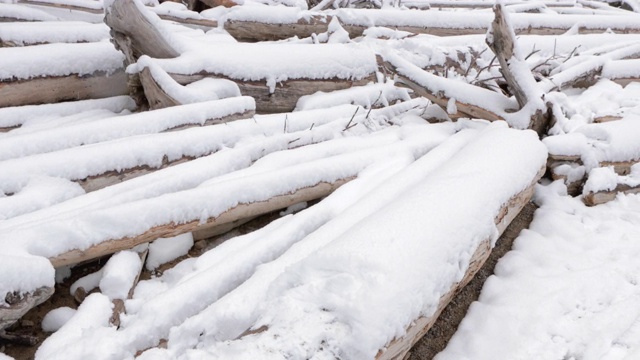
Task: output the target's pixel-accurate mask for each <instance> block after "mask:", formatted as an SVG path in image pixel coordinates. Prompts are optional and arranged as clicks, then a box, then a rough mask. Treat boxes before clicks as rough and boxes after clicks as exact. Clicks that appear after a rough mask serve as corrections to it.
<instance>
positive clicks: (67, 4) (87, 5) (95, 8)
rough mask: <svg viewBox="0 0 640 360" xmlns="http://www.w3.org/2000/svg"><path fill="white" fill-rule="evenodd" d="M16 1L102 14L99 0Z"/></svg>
mask: <svg viewBox="0 0 640 360" xmlns="http://www.w3.org/2000/svg"><path fill="white" fill-rule="evenodd" d="M17 2H18V3H19V4H25V5H32V6H42V7H51V8H55V9H63V10H76V11H83V12H88V13H92V14H102V13H103V12H104V11H103V10H102V2H101V1H73V0H71V1H65V0H56V1H46V0H45V1H38V0H18V1H17Z"/></svg>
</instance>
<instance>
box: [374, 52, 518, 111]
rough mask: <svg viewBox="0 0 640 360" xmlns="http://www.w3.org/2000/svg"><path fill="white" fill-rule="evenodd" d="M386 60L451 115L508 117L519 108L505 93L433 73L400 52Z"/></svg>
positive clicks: (409, 83)
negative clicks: (507, 115)
mask: <svg viewBox="0 0 640 360" xmlns="http://www.w3.org/2000/svg"><path fill="white" fill-rule="evenodd" d="M384 60H385V61H386V63H385V67H386V68H387V69H388V70H389V71H390V72H391V73H395V74H397V75H398V77H399V79H400V82H401V83H404V84H406V85H407V86H409V87H410V88H411V89H412V90H413V91H415V92H416V94H418V95H420V96H423V97H425V98H427V99H429V100H431V101H432V102H434V103H436V104H438V105H440V107H442V108H443V109H444V110H445V111H447V113H448V115H449V116H450V117H451V118H454V119H456V118H460V117H471V118H477V119H485V120H490V121H494V120H504V119H505V114H506V113H507V111H516V110H517V104H514V103H513V102H511V101H510V100H509V99H508V98H507V97H505V96H503V95H501V94H498V93H496V92H493V91H490V90H487V89H484V88H481V87H478V86H474V85H471V84H467V83H464V82H462V81H457V80H452V79H447V78H445V77H440V76H436V75H433V74H430V73H428V72H426V71H423V70H422V69H420V68H419V67H418V66H416V65H414V64H412V63H410V62H409V61H407V60H405V59H403V58H402V57H401V56H399V55H397V54H393V53H388V54H385V55H384Z"/></svg>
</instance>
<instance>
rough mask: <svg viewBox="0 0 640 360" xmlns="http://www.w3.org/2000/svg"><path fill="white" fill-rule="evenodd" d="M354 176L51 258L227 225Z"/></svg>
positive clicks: (76, 257) (58, 261)
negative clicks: (204, 218) (205, 218)
mask: <svg viewBox="0 0 640 360" xmlns="http://www.w3.org/2000/svg"><path fill="white" fill-rule="evenodd" d="M352 179H353V178H352V177H348V178H344V179H340V180H337V181H335V182H333V183H326V182H320V183H318V184H316V185H314V186H310V187H306V188H302V189H297V190H293V191H292V192H290V193H288V194H283V195H278V196H274V197H272V198H271V199H269V200H265V201H259V202H255V203H248V204H247V203H240V204H238V205H237V206H235V207H233V208H230V209H228V210H227V211H225V212H223V213H222V214H220V215H218V216H215V217H210V218H208V219H207V220H206V221H204V222H201V221H200V220H194V221H190V222H188V223H185V224H175V223H169V224H165V225H161V226H156V227H154V228H151V229H150V230H148V231H147V232H145V233H143V234H140V235H138V236H135V237H127V238H121V239H113V240H109V241H105V242H101V243H99V244H97V245H94V246H92V247H90V248H88V249H86V250H77V249H75V250H71V251H68V252H66V253H63V254H60V255H57V256H55V257H52V258H49V260H50V261H51V263H52V264H53V266H54V267H56V268H58V267H61V266H66V265H72V264H77V263H80V262H82V261H86V260H90V259H95V258H98V257H101V256H104V255H108V254H112V253H115V252H117V251H120V250H126V249H131V248H133V247H135V246H137V245H140V244H143V243H147V242H150V241H153V240H156V239H158V238H161V237H173V236H177V235H180V234H184V233H186V232H193V231H198V230H200V229H202V228H205V227H211V226H215V225H223V224H227V223H231V222H234V221H236V220H239V219H244V218H249V217H253V216H256V215H262V214H266V213H268V212H271V211H274V210H277V209H282V208H286V207H288V206H291V205H293V204H297V203H299V202H303V201H311V200H314V199H318V198H321V197H324V196H327V195H329V194H330V193H331V192H333V191H334V190H335V189H337V188H339V187H340V186H342V185H343V184H345V183H346V182H348V181H350V180H352Z"/></svg>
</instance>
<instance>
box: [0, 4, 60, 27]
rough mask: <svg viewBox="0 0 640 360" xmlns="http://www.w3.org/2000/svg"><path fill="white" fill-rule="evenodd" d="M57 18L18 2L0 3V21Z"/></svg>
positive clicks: (56, 19)
mask: <svg viewBox="0 0 640 360" xmlns="http://www.w3.org/2000/svg"><path fill="white" fill-rule="evenodd" d="M58 20H60V19H59V18H57V17H55V16H53V15H51V14H48V13H46V12H44V11H40V10H38V9H32V8H28V7H26V6H21V5H18V4H11V3H5V2H1V3H0V22H15V21H29V22H31V21H58Z"/></svg>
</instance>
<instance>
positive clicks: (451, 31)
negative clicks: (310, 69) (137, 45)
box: [224, 3, 640, 42]
mask: <svg viewBox="0 0 640 360" xmlns="http://www.w3.org/2000/svg"><path fill="white" fill-rule="evenodd" d="M491 4H492V3H491ZM368 11H377V10H376V9H372V10H366V9H358V14H359V15H362V16H363V17H366V14H367V12H368ZM437 12H438V11H437V10H424V11H422V13H424V14H425V15H433V14H435V13H437ZM372 14H373V13H372ZM440 14H443V13H440ZM484 14H485V13H475V14H474V13H473V12H469V13H468V14H466V16H469V18H470V19H471V18H473V17H477V16H485V15H484ZM230 15H231V17H230V18H229V19H228V20H227V21H226V22H225V23H224V29H225V30H227V31H228V32H229V33H230V34H231V35H232V36H233V37H235V38H236V39H238V40H240V41H250V42H254V41H272V40H283V39H287V38H291V37H294V36H297V37H298V38H305V37H309V36H311V34H314V33H315V34H320V33H324V32H327V30H328V26H329V23H330V22H331V21H332V19H333V17H338V20H339V21H340V24H341V25H342V27H343V28H344V29H345V30H346V31H347V32H348V33H349V36H350V37H351V38H355V37H359V36H362V35H363V33H364V31H365V30H366V29H367V28H368V27H369V25H373V26H385V27H389V28H393V29H396V30H399V31H406V32H410V33H414V34H428V35H435V36H461V35H474V34H475V35H478V34H484V33H486V31H487V26H488V25H489V24H490V21H491V20H488V21H487V23H486V25H485V24H478V25H473V26H457V27H456V26H453V25H447V24H446V21H444V22H443V21H442V18H440V17H434V19H435V18H437V20H434V21H429V20H424V25H421V26H416V25H413V26H410V25H406V24H401V23H395V24H394V23H389V22H388V21H378V20H376V19H375V17H374V18H373V19H372V20H371V21H372V24H360V23H357V22H355V21H354V20H353V19H351V18H350V17H349V16H341V14H340V13H337V14H335V15H329V14H323V13H320V12H318V13H317V14H313V16H309V15H308V14H305V15H301V16H300V17H299V18H298V19H296V20H295V21H292V22H286V23H276V24H274V23H267V22H257V21H255V20H253V19H251V20H250V19H249V18H246V19H245V18H242V17H241V16H238V17H234V14H233V12H232V13H231V14H230ZM516 15H523V14H516ZM527 15H528V14H527ZM460 16H465V15H460ZM539 16H544V15H539ZM593 18H594V23H595V24H598V22H597V21H598V20H597V19H598V16H597V15H594V16H593ZM474 21H475V19H474ZM576 21H577V20H576ZM601 23H602V26H600V25H597V26H596V25H588V24H586V25H584V26H581V27H580V28H578V29H577V30H578V32H579V33H580V34H597V33H602V32H604V31H606V30H607V28H611V29H612V30H613V31H615V32H616V33H634V34H636V33H640V23H639V24H638V26H620V25H618V24H616V22H614V21H612V20H611V19H607V20H606V21H601ZM525 25H526V24H523V25H522V26H520V27H517V28H515V29H514V31H515V33H516V34H517V35H562V34H564V33H566V32H567V31H568V30H570V29H571V28H572V26H573V25H575V22H572V23H571V24H569V23H568V22H567V23H558V24H552V26H550V27H546V26H541V25H539V24H536V22H533V23H532V24H529V25H526V26H525Z"/></svg>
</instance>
